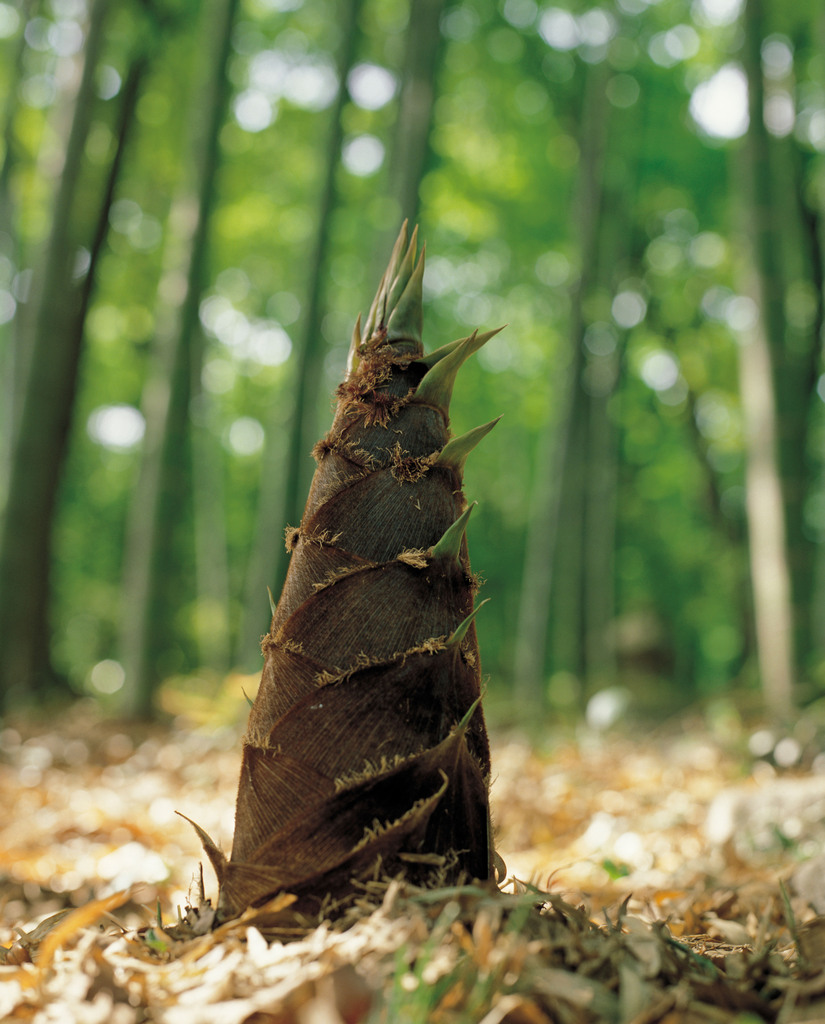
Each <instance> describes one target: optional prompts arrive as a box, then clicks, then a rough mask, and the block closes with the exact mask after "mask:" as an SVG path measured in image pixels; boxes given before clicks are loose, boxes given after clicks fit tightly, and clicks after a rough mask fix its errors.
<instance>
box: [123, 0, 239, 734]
mask: <svg viewBox="0 0 825 1024" xmlns="http://www.w3.org/2000/svg"><path fill="white" fill-rule="evenodd" d="M237 7H238V0H213V3H211V4H207V5H206V6H205V7H204V9H203V12H202V16H203V22H202V26H203V27H202V31H203V33H204V44H203V49H204V52H206V53H207V54H208V55H209V56H208V59H207V60H206V61H205V63H204V67H205V68H206V69H207V72H206V73H207V80H206V81H205V82H204V83H203V84H202V86H201V87H200V88H199V89H197V90H195V92H194V94H193V100H192V110H193V122H192V137H191V140H190V156H189V175H190V179H189V181H188V182H187V184H186V186H185V187H184V188H183V189H182V191H181V192H180V194H179V195H178V196H177V197H176V198H175V200H174V202H173V204H172V209H171V211H170V215H169V235H170V241H169V243H168V247H167V250H166V253H165V259H164V270H163V274H162V278H161V283H160V285H159V288H158V295H159V301H160V308H159V311H158V317H157V331H156V335H155V340H154V346H153V351H152V362H151V366H150V368H149V371H148V374H147V378H146V383H145V385H144V391H143V413H144V416H145V419H146V434H145V437H144V448H143V457H142V460H141V466H140V472H139V476H138V481H137V486H136V488H135V491H134V496H133V500H132V504H131V507H130V509H129V519H128V524H127V537H126V550H125V554H124V576H123V591H122V592H123V606H122V608H121V634H120V656H121V659H122V662H123V667H124V670H125V673H126V681H125V684H124V687H123V690H122V691H121V695H120V697H121V711H122V712H123V713H124V714H126V715H129V716H135V717H149V716H150V715H151V714H152V711H153V694H154V691H155V688H156V686H157V684H158V682H159V673H160V669H159V666H158V656H159V654H160V653H162V647H163V643H164V639H165V625H166V620H167V618H168V616H169V614H170V606H171V604H172V602H170V601H167V600H166V594H167V587H168V586H169V585H170V583H171V581H170V578H169V573H168V571H167V569H168V564H169V550H170V544H171V542H172V540H173V539H174V532H175V525H176V523H177V522H178V521H179V519H180V516H181V511H182V509H181V503H182V500H183V499H184V498H185V497H186V495H184V494H182V493H180V491H179V490H178V488H180V484H181V475H182V474H181V467H182V465H183V463H182V453H183V452H185V451H186V448H187V446H186V443H185V442H186V439H187V438H188V437H189V403H190V395H191V387H190V377H191V374H192V373H193V372H198V366H199V364H200V348H199V347H198V341H199V337H200V335H199V321H198V308H199V302H200V297H201V293H202V287H203V277H204V272H205V265H206V249H207V244H208V231H209V216H210V213H211V210H212V206H213V203H214V197H215V179H216V176H217V170H218V164H219V152H218V137H219V133H220V129H221V126H222V124H223V120H224V115H225V108H226V103H227V99H228V95H229V85H228V82H227V78H226V65H227V61H228V59H229V54H230V52H231V35H232V25H233V22H234V19H235V14H236V11H237Z"/></svg>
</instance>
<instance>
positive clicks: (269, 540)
mask: <svg viewBox="0 0 825 1024" xmlns="http://www.w3.org/2000/svg"><path fill="white" fill-rule="evenodd" d="M362 3H363V0H347V5H346V8H345V11H344V13H343V14H342V16H341V47H340V49H339V52H338V82H339V87H338V98H337V101H336V103H335V106H334V107H333V110H332V114H331V120H330V127H329V135H328V136H327V145H326V155H325V161H324V178H323V182H322V185H321V194H320V197H319V210H318V226H317V231H316V235H315V245H314V247H313V252H312V260H311V262H310V265H309V275H310V276H309V285H308V294H307V302H306V315H305V317H304V324H303V331H302V333H301V341H300V344H299V345H298V346H296V367H295V382H294V388H293V391H294V395H295V399H294V404H293V408H292V417H291V421H290V427H289V433H288V436H287V437H286V438H284V436H283V433H282V430H283V428H282V426H281V423H280V421H277V422H275V423H272V424H270V427H269V429H268V430H267V440H266V447H265V450H264V456H263V463H262V464H263V470H262V478H261V492H260V497H259V502H258V521H257V526H256V531H255V542H254V544H253V547H252V550H251V552H250V559H249V569H248V573H247V586H246V595H245V600H244V617H243V621H242V622H241V627H240V630H239V635H238V650H237V656H236V659H235V660H236V662H237V663H238V664H250V663H251V660H252V658H253V657H254V654H255V652H257V650H258V641H259V639H260V636H261V634H262V633H263V632H264V630H265V628H266V619H267V616H266V611H267V607H268V605H267V602H266V588H267V586H270V587H273V589H275V590H276V591H277V589H279V588H280V586H281V585H282V583H283V580H284V576H285V575H286V566H287V560H286V550H285V548H284V543H283V533H282V531H281V530H280V529H279V528H278V527H277V526H275V525H274V524H276V523H278V522H282V521H286V522H287V523H289V524H290V525H294V524H295V523H297V522H298V520H299V519H300V516H301V502H302V500H303V495H304V494H306V490H307V487H308V484H309V480H310V478H311V476H312V466H313V463H312V457H311V452H312V446H313V444H314V443H315V438H316V437H317V434H318V427H317V424H318V411H317V410H318V405H319V398H320V391H321V380H322V375H323V367H324V356H325V355H326V351H327V346H326V344H325V343H324V339H323V334H322V332H321V321H322V320H323V314H324V281H325V279H326V277H327V266H328V261H329V255H330V253H329V236H330V229H331V226H332V217H333V214H334V212H335V209H336V207H337V205H338V186H337V184H336V177H337V174H338V168H339V166H340V162H341V144H342V142H343V138H344V125H343V115H344V109H345V107H346V104H347V102H348V96H347V88H346V82H347V77H348V75H349V72H350V71H351V70H352V67H353V64H354V63H355V58H356V52H357V44H358V34H359V33H358V18H359V15H360V11H361V8H362ZM284 447H286V464H285V466H284V471H283V479H282V480H281V481H278V480H277V479H276V478H275V475H274V474H273V473H272V466H273V464H274V463H275V462H276V455H277V453H279V452H280V451H281V450H282V449H283V448H284Z"/></svg>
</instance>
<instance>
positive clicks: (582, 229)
mask: <svg viewBox="0 0 825 1024" xmlns="http://www.w3.org/2000/svg"><path fill="white" fill-rule="evenodd" d="M603 84H604V83H603V76H602V74H601V72H600V71H599V69H598V68H597V67H595V68H591V67H589V66H588V68H587V71H586V78H585V89H584V97H583V101H582V115H581V122H580V123H581V128H580V133H579V145H580V149H581V159H580V162H579V179H578V195H577V201H576V207H575V212H576V218H577V225H576V233H577V235H578V237H579V239H580V246H581V249H580V254H581V274H580V276H579V280H578V281H577V283H576V285H575V287H574V289H573V294H572V302H571V320H570V329H569V331H570V351H571V358H570V369H569V371H568V376H567V380H566V385H565V387H564V389H563V391H564V392H566V409H565V414H564V418H563V422H562V423H561V424H559V423H557V422H555V421H553V420H551V421H549V422H548V424H547V426H546V428H545V430H546V432H547V434H546V436H545V437H544V438H543V439H542V440H540V443H539V448H538V453H537V454H538V458H539V461H538V464H537V466H536V473H535V481H534V485H533V486H534V498H533V503H532V507H531V515H530V523H529V526H528V533H527V546H526V551H525V561H524V569H523V572H522V591H521V598H520V602H519V625H518V634H517V641H516V651H515V662H514V670H513V671H514V676H515V691H516V695H517V699H518V701H519V703H520V704H522V705H524V704H527V705H536V704H540V703H542V701H543V699H544V690H545V670H546V669H545V666H546V661H547V641H548V638H549V637H552V638H553V645H554V648H555V657H554V664H556V665H557V666H558V667H561V668H564V669H566V670H568V671H573V672H574V673H576V674H577V675H581V674H582V673H583V671H584V661H583V651H584V618H583V615H584V611H583V592H582V579H583V570H584V563H583V557H582V550H583V543H584V541H583V536H582V534H581V528H582V525H583V522H584V517H585V508H586V505H585V502H584V487H585V476H584V473H585V463H586V458H587V444H588V442H587V435H588V429H587V419H588V411H587V407H588V396H587V394H586V393H585V391H584V390H583V382H582V374H583V371H584V366H585V360H584V347H583V339H584V331H585V326H586V324H585V319H584V309H583V304H584V301H585V299H586V297H587V295H588V294H589V292H590V289H591V288H592V287H593V285H594V283H595V277H596V268H597V265H598V258H599V214H600V211H601V208H602V196H603V190H604V181H603V165H604V158H605V153H604V150H605V145H606V131H607V117H606V114H607V110H606V100H605V97H604V88H603ZM550 452H553V454H552V455H550V456H549V458H548V454H549V453H550ZM554 594H555V595H556V596H555V599H554ZM551 605H552V606H554V607H556V608H557V609H558V613H559V614H558V616H557V617H556V619H555V622H554V623H553V625H552V627H551V625H550V618H551V613H550V609H551Z"/></svg>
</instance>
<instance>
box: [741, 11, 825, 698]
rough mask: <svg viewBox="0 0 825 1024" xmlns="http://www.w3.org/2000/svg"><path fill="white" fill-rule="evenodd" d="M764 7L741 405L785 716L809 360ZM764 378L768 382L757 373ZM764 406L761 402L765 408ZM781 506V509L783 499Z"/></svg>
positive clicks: (760, 625)
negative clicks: (771, 100) (766, 58)
mask: <svg viewBox="0 0 825 1024" xmlns="http://www.w3.org/2000/svg"><path fill="white" fill-rule="evenodd" d="M764 20H765V19H764V8H763V4H762V0H748V3H747V6H746V8H745V12H744V30H745V46H744V51H743V53H744V63H745V71H746V74H747V80H748V96H749V99H748V103H749V115H750V123H749V128H748V135H747V149H746V153H745V156H746V167H745V171H746V181H747V183H748V195H747V203H748V210H747V213H748V222H749V227H750V232H749V241H750V247H749V248H750V250H751V251H752V253H753V270H754V274H755V281H754V284H753V287H752V288H750V289H749V291H750V292H751V293H752V294H753V297H754V299H755V301H756V304H757V307H758V310H759V320H760V322H759V324H758V325H757V326H756V327H755V328H754V330H753V332H752V333H751V335H750V337H749V339H748V340H747V343H746V344H744V345H743V347H742V350H741V357H742V358H741V361H740V374H741V381H742V399H743V404H744V406H745V417H746V421H747V423H748V428H747V429H748V450H747V460H748V469H747V472H748V484H749V490H750V488H753V493H749V494H748V499H747V513H748V529H749V534H750V557H751V567H752V582H753V587H754V605H755V615H756V630H757V650H758V652H759V661H760V673H761V677H762V687H763V691H764V694H765V702H766V704H767V706H768V707H769V708H771V710H772V711H773V712H774V713H776V714H778V715H783V716H787V715H788V714H790V713H791V708H792V703H793V693H792V687H793V683H794V679H795V676H796V672H797V671H798V669H799V665H800V659H804V658H805V657H806V655H807V649H808V647H809V644H810V625H809V621H810V610H811V601H812V586H813V578H812V573H811V568H812V566H813V562H814V558H813V551H812V548H811V544H810V542H809V541H808V540H807V539H806V537H805V535H804V531H803V502H804V497H805V489H806V483H805V481H806V472H805V469H806V465H805V463H806V450H807V436H808V415H809V403H810V394H811V392H810V382H809V380H808V378H809V374H810V370H809V368H808V366H809V359H806V358H804V357H802V355H801V354H800V353H796V352H793V351H791V350H790V348H789V346H788V344H787V336H786V325H785V311H784V298H785V288H786V284H787V281H786V277H785V273H784V268H783V264H782V249H783V246H782V241H783V230H786V226H785V225H784V224H782V223H780V222H779V216H780V214H779V211H780V210H781V209H784V208H785V207H784V204H782V203H780V197H781V196H782V195H783V192H784V190H785V188H786V187H789V186H790V182H785V183H784V185H783V183H782V182H780V181H777V180H776V179H775V173H776V152H775V150H774V147H773V146H772V144H771V140H770V138H769V136H768V132H767V129H766V127H765V122H764V117H763V109H764V88H763V79H762V64H761V47H762V42H763V39H764V37H765V35H766V31H765V28H764ZM760 373H763V374H765V375H766V379H765V381H764V382H760V381H759V380H758V379H757V375H758V374H760ZM757 402H758V403H759V404H757ZM774 492H778V495H779V499H780V500H779V507H778V508H777V507H776V500H777V499H776V494H775V493H774Z"/></svg>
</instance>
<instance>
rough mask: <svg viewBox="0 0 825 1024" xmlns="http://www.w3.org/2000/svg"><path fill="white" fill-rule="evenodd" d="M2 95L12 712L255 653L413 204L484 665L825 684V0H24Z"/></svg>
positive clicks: (764, 691) (570, 704) (3, 590)
mask: <svg viewBox="0 0 825 1024" xmlns="http://www.w3.org/2000/svg"><path fill="white" fill-rule="evenodd" d="M0 101H1V102H2V107H0V158H1V160H2V162H1V163H0V346H1V347H0V358H2V410H0V502H1V503H2V507H3V509H4V517H3V529H2V537H1V538H0V694H2V699H3V700H4V702H5V706H6V708H7V709H8V708H10V707H12V706H16V705H17V704H18V703H19V702H20V701H21V700H22V701H25V700H30V701H35V702H38V703H40V702H42V701H44V700H47V699H48V698H49V697H50V696H51V695H52V694H61V693H64V694H67V695H68V694H71V693H74V694H92V695H94V696H96V697H98V698H100V699H101V700H104V701H107V702H109V704H110V706H111V707H113V708H116V709H118V710H119V711H121V712H123V713H127V714H143V715H145V714H148V713H150V712H151V711H152V708H153V706H154V704H153V701H154V700H155V698H156V696H157V693H158V688H159V687H160V686H161V685H162V684H163V683H164V682H165V681H167V680H169V679H174V678H178V679H181V678H183V679H189V681H190V685H192V686H194V687H196V688H200V689H202V690H203V691H204V692H210V688H214V687H216V686H217V685H218V681H219V680H221V679H222V678H223V677H225V676H226V674H227V673H228V672H230V671H232V670H236V671H246V672H254V671H255V670H256V668H257V667H258V666H259V664H260V652H259V648H258V643H259V640H260V637H261V635H262V634H263V633H264V632H265V630H266V628H267V622H268V616H269V606H268V601H267V595H266V587H267V586H269V587H270V588H271V589H272V591H273V592H274V593H275V594H276V596H277V593H278V592H279V588H280V585H281V581H282V579H283V575H284V572H285V568H286V554H285V551H284V545H283V531H284V526H285V525H286V524H288V523H289V524H297V522H298V521H299V520H300V516H301V511H302V507H303V502H304V499H305V496H306V491H307V486H308V481H309V479H310V477H311V474H312V472H313V469H314V463H313V460H312V458H311V456H310V452H311V449H312V445H313V443H314V442H315V440H316V439H317V438H318V437H320V436H321V435H322V434H323V433H324V432H325V431H326V428H327V426H328V423H329V419H330V409H331V401H330V395H331V392H332V390H333V389H334V387H335V386H336V384H337V383H338V381H339V380H340V378H341V376H342V373H343V369H344V362H345V358H346V351H347V348H348V344H349V339H350V335H351V332H352V326H353V323H354V320H355V317H356V315H357V313H358V312H359V310H361V311H364V312H366V310H367V308H368V306H369V302H370V300H371V297H372V294H373V292H374V290H375V287H376V285H377V283H378V278H379V276H380V273H381V271H382V269H383V266H384V264H385V262H386V258H387V255H388V252H389V248H390V245H391V242H392V239H393V238H394V236H395V233H396V232H397V229H398V226H399V224H400V222H401V221H402V219H403V218H404V217H409V218H410V219H411V220H413V221H417V222H418V223H419V224H420V226H421V233H422V236H423V237H424V238H425V239H426V242H427V247H428V263H427V272H426V277H425V286H426V293H425V303H426V310H425V344H426V345H427V347H428V348H435V347H437V346H438V345H441V344H443V343H444V342H446V341H449V340H452V339H453V338H456V337H460V336H463V335H466V334H468V333H470V332H471V331H472V330H473V329H475V328H476V327H480V328H482V329H487V328H491V327H495V326H498V325H499V324H502V323H507V324H508V325H509V326H508V327H507V329H506V330H505V331H504V332H503V333H502V334H501V335H499V336H498V337H497V338H496V339H495V340H494V341H493V342H491V343H490V345H488V346H487V347H486V348H484V349H483V350H482V351H481V352H480V353H479V355H478V357H477V358H475V359H473V360H472V361H471V364H469V365H468V366H466V367H465V368H464V369H463V370H462V374H461V377H460V378H459V386H458V387H457V389H456V391H457V393H456V396H455V398H454V402H453V411H452V419H453V425H454V428H455V430H456V431H457V432H463V431H465V430H467V429H469V428H470V427H473V426H475V425H477V424H479V423H482V422H485V421H487V420H489V419H491V418H492V417H493V416H495V415H498V414H499V413H504V418H503V419H502V421H501V423H500V424H499V425H498V427H497V428H496V430H494V431H493V432H492V434H491V435H490V436H489V437H488V438H487V439H485V441H484V442H483V444H482V445H481V446H480V448H479V449H478V450H477V451H476V452H475V453H474V454H473V456H472V457H471V459H470V461H469V464H468V467H467V473H466V488H465V489H466V491H467V493H468V495H469V497H470V498H471V499H477V500H478V501H479V503H480V505H479V510H478V512H477V513H476V514H475V515H474V516H473V519H472V521H471V524H470V527H469V545H470V551H471V557H472V561H473V566H474V568H475V569H476V570H479V571H481V573H482V574H483V576H484V578H485V579H486V581H487V582H486V585H485V587H484V593H483V596H486V597H492V598H493V601H492V602H491V603H490V604H489V605H488V606H486V607H485V609H483V610H482V611H481V613H480V616H479V620H478V626H479V631H480V637H481V646H482V655H483V659H484V670H485V674H486V675H488V676H489V689H490V693H491V695H493V696H499V697H501V698H502V700H506V699H508V696H509V695H513V696H514V697H515V704H514V707H516V708H517V709H519V710H521V711H522V712H524V711H526V709H528V708H533V707H535V706H536V705H543V706H544V707H546V708H547V709H556V710H557V711H558V712H560V713H576V712H577V711H579V710H580V709H582V708H583V707H584V705H585V702H586V701H587V700H588V698H590V697H591V696H592V695H593V694H595V693H597V692H601V691H604V690H607V691H608V692H613V693H618V692H625V693H627V694H629V695H630V698H631V699H632V700H633V701H635V702H636V703H637V704H639V705H640V706H642V707H647V708H649V709H652V710H655V709H657V708H658V709H665V708H670V707H676V706H678V705H680V704H681V705H684V704H687V703H690V702H692V701H696V700H699V699H702V698H707V697H710V696H713V695H719V694H737V695H740V696H741V695H745V697H746V699H748V700H753V702H754V704H755V705H759V703H760V702H764V706H765V707H766V708H767V710H768V712H769V713H770V714H771V715H773V716H774V717H776V718H782V717H786V716H789V715H790V714H791V712H792V709H793V708H794V707H798V706H800V705H803V704H809V703H811V702H813V701H816V700H817V698H818V697H819V696H820V695H821V694H822V692H823V690H825V630H824V629H823V626H825V573H823V568H825V563H824V562H823V551H824V550H825V549H823V541H825V480H823V472H822V469H823V443H824V442H825V439H824V438H823V432H824V428H825V422H824V421H823V403H824V402H825V377H822V376H821V372H822V366H821V355H820V348H821V343H822V324H823V242H825V236H824V235H823V224H822V221H823V214H825V11H823V8H822V5H821V3H819V2H818V0H797V2H796V3H793V4H788V3H781V2H780V0H747V2H745V0H658V2H657V0H604V2H602V3H595V4H591V2H590V0H550V2H548V3H545V4H542V3H537V2H535V0H465V2H454V0H337V2H334V0H121V2H119V3H114V2H111V0H2V2H0ZM617 688H621V689H620V690H619V689H617ZM748 694H750V695H751V696H750V697H748V696H747V695H748Z"/></svg>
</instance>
